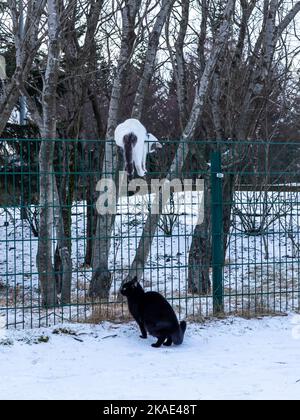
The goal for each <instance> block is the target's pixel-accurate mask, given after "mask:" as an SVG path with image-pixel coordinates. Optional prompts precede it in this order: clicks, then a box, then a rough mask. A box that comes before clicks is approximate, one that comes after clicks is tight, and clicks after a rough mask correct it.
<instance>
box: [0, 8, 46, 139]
mask: <svg viewBox="0 0 300 420" xmlns="http://www.w3.org/2000/svg"><path fill="white" fill-rule="evenodd" d="M45 4H46V0H28V1H27V3H26V19H25V25H24V34H21V31H20V24H21V23H20V7H25V6H23V4H22V2H18V1H17V0H8V2H7V5H8V9H9V12H10V16H11V20H12V32H13V38H14V43H15V48H16V68H15V71H14V74H13V76H12V78H11V80H9V81H8V83H7V85H6V89H5V92H4V94H3V95H2V96H1V97H0V133H1V132H2V131H3V129H4V128H5V125H6V123H7V121H8V120H9V118H10V116H11V114H12V111H13V109H14V107H15V106H16V104H17V102H18V99H19V97H20V86H22V85H23V84H24V82H25V81H26V80H27V78H28V75H29V72H30V70H31V67H32V63H33V60H34V58H35V56H36V53H37V51H38V49H39V47H40V45H41V41H42V39H43V37H42V36H40V37H39V35H40V34H39V31H40V29H41V26H42V23H41V16H42V13H43V11H44V7H45ZM3 23H4V22H2V23H1V24H3Z"/></svg>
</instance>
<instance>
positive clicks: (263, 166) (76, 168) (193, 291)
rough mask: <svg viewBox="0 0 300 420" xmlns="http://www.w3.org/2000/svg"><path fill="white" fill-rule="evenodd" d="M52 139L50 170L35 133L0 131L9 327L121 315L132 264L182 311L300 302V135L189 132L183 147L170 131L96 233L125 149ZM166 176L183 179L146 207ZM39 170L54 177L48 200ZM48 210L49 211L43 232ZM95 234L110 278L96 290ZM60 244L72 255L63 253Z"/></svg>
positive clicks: (4, 306)
mask: <svg viewBox="0 0 300 420" xmlns="http://www.w3.org/2000/svg"><path fill="white" fill-rule="evenodd" d="M47 142H50V143H51V145H52V146H53V147H52V148H50V150H51V155H49V162H51V161H52V160H53V165H52V166H50V170H49V172H48V173H47V174H46V177H43V176H42V175H43V174H42V173H41V170H40V168H41V167H40V163H41V157H40V156H39V152H40V148H41V140H40V139H36V140H22V139H14V140H6V139H1V140H0V324H1V326H2V327H5V326H6V327H11V326H13V327H34V326H44V325H50V324H54V323H59V322H64V321H74V322H84V321H95V322H97V321H99V320H101V319H119V318H120V319H121V318H126V317H127V308H126V303H124V302H123V301H122V299H121V298H120V296H119V294H118V291H119V288H120V285H121V283H122V281H124V280H125V279H126V278H127V276H128V275H132V273H133V272H134V271H135V270H136V271H137V272H139V273H140V274H142V276H141V277H142V284H143V286H144V287H145V289H146V290H157V291H159V292H160V293H162V294H163V295H164V296H166V298H167V299H168V300H169V301H170V303H171V304H172V305H173V307H174V308H175V309H176V311H177V312H178V314H179V316H180V317H181V318H184V317H187V318H190V319H201V318H203V317H208V316H212V315H218V314H220V313H225V314H237V315H249V316H251V315H255V314H259V315H261V314H273V313H282V312H286V311H292V310H299V302H300V287H299V286H300V284H299V282H300V255H299V252H300V208H299V204H300V203H299V198H300V195H299V193H300V165H299V162H300V145H299V142H288V141H269V142H266V141H256V142H249V141H193V142H187V143H185V144H184V146H183V148H182V149H179V145H180V142H179V141H165V142H163V146H164V147H163V149H162V150H161V151H157V152H156V153H154V154H151V155H149V156H148V160H147V171H148V173H147V175H146V177H145V178H144V181H145V182H144V187H145V188H144V191H141V190H140V194H138V195H137V194H133V192H132V191H131V192H130V191H128V183H129V181H127V182H126V188H125V189H123V191H122V192H121V193H120V196H119V199H118V202H117V212H116V214H115V215H114V216H113V217H112V218H111V220H109V219H108V218H107V217H104V218H103V216H102V234H101V237H100V238H99V237H97V234H99V230H98V229H97V226H98V225H99V215H98V212H97V206H96V203H97V200H98V197H99V196H98V194H99V192H97V191H96V185H97V183H98V181H99V180H100V179H103V178H105V177H108V178H110V179H112V180H116V181H117V184H118V182H119V181H118V180H119V177H118V176H117V175H118V174H119V169H122V154H121V153H120V150H117V151H116V153H115V154H113V156H114V161H113V165H112V170H110V169H108V167H109V166H110V164H109V162H106V164H107V165H108V167H107V166H106V165H103V158H104V154H105V147H111V148H113V149H114V147H115V146H114V143H113V142H112V143H105V142H104V141H99V140H98V141H91V140H89V141H73V140H56V141H51V140H48V141H47ZM182 151H184V152H185V151H186V152H187V153H186V154H185V153H183V154H181V153H182ZM185 155H186V156H187V157H186V159H185V161H184V163H183V166H182V167H181V164H180V162H181V159H180V157H181V156H185ZM176 159H178V160H177V161H176ZM173 161H174V164H173V165H172V162H173ZM171 167H172V173H169V172H170V168H171ZM44 175H45V174H44ZM166 176H169V179H170V180H174V178H178V179H180V180H181V181H182V185H186V186H187V188H186V189H185V191H183V192H178V191H177V190H174V189H171V194H170V197H169V199H168V201H167V202H166V205H165V206H164V207H163V208H161V209H160V210H161V211H160V212H161V213H162V214H159V215H158V216H157V217H156V218H155V217H154V218H151V216H152V214H151V213H152V212H153V208H152V207H151V203H153V200H155V194H154V193H153V189H152V190H151V185H152V184H151V182H152V183H154V184H155V182H156V181H157V182H158V181H159V180H161V179H164V178H165V177H166ZM43 180H44V182H45V180H47V182H49V183H50V190H48V192H49V194H48V196H47V199H46V210H45V202H43V201H41V197H40V196H41V192H42V191H43V188H42V189H41V182H42V181H43ZM185 180H189V182H186V184H184V182H185ZM199 180H202V182H201V183H199ZM199 185H200V186H201V188H199ZM48 187H49V186H48ZM117 187H119V185H117ZM44 198H45V197H44ZM43 211H46V212H48V213H47V214H48V216H49V217H48V226H47V229H48V230H47V232H48V233H47V235H46V236H45V235H44V236H43V237H42V236H41V230H42V229H41V226H40V223H41V221H40V215H41V214H42V212H43ZM42 217H43V216H42ZM149 217H150V219H149ZM149 220H150V224H149V225H147V223H148V222H149ZM147 221H148V222H147ZM154 221H156V222H158V223H157V228H156V226H154V227H155V229H154V230H153V229H152V228H153V222H154ZM103 223H107V230H106V232H105V233H104V234H103ZM110 226H111V229H110ZM147 226H148V228H149V227H150V229H147ZM61 228H62V229H61ZM151 229H152V230H153V231H154V232H155V233H154V235H153V238H152V237H151ZM97 232H98V233H97ZM149 239H151V240H150V241H149ZM45 244H46V245H47V246H48V251H47V252H48V254H47V255H45V258H47V259H48V262H49V261H50V265H49V264H48V267H51V270H49V271H51V272H47V273H45V272H44V273H42V272H41V268H38V263H37V253H38V250H39V247H40V246H41V245H45ZM62 244H63V245H62ZM96 244H98V246H99V247H100V248H101V249H100V254H101V255H102V256H103V247H105V246H106V247H108V252H107V267H106V271H107V272H108V275H107V277H106V279H108V280H107V282H106V284H105V285H102V286H103V287H102V291H101V293H98V295H97V294H91V293H90V292H91V282H93V279H94V278H95V273H96V274H97V272H98V271H99V264H96V263H95V253H96V254H97V251H95V246H97V245H96ZM149 244H151V247H150V248H149V255H148V252H147V251H148V245H149ZM63 249H65V250H68V252H69V255H70V262H71V265H67V264H64V259H63V254H62V250H63ZM138 249H140V250H142V252H141V254H143V255H144V256H147V258H145V261H144V263H143V265H142V266H141V265H138V266H137V265H134V258H135V256H136V252H137V250H138ZM98 251H99V249H98ZM104 254H105V253H104ZM48 257H49V258H48ZM41 259H42V257H41V255H40V256H39V261H41ZM104 266H105V264H104ZM104 266H103V264H102V265H100V271H101V267H102V268H103V267H104ZM66 267H69V268H67V269H66ZM103 270H104V268H103ZM68 271H69V272H68ZM98 274H99V273H98ZM100 274H103V273H100ZM43 275H44V280H43V282H44V283H42V280H41V279H42V276H43ZM100 277H101V276H100ZM45 279H46V280H45ZM45 281H46V283H47V282H48V283H49V282H51V281H52V282H54V283H55V287H53V288H52V289H51V290H53V292H51V293H55V299H54V301H55V304H53V305H45ZM47 290H48V291H49V290H50V289H49V288H48V289H47ZM103 290H104V291H103ZM46 297H47V296H46ZM46 300H47V299H46Z"/></svg>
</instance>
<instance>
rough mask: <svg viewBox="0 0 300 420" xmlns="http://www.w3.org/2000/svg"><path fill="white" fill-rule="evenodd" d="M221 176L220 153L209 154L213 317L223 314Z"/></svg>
mask: <svg viewBox="0 0 300 420" xmlns="http://www.w3.org/2000/svg"><path fill="white" fill-rule="evenodd" d="M222 185H223V174H222V160H221V153H220V152H216V151H215V152H212V154H211V212H212V269H213V311H214V315H217V314H219V313H221V312H224V290H223V264H224V251H223V188H222Z"/></svg>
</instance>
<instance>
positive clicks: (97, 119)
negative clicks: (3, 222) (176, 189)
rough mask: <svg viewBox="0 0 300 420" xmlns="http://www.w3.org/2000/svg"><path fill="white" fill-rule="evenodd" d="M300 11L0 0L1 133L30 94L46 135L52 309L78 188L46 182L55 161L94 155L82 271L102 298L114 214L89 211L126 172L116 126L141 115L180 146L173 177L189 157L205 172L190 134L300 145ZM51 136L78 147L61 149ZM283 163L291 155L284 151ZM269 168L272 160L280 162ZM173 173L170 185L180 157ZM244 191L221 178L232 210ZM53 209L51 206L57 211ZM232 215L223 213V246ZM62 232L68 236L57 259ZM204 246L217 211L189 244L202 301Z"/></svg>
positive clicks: (268, 3)
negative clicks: (103, 181)
mask: <svg viewBox="0 0 300 420" xmlns="http://www.w3.org/2000/svg"><path fill="white" fill-rule="evenodd" d="M299 12H300V2H297V1H292V2H291V1H284V0H236V1H233V0H228V1H226V2H224V1H218V0H138V1H137V0H135V1H133V0H115V1H108V0H92V1H91V0H90V1H85V0H83V1H77V0H48V1H46V0H22V1H16V0H8V1H4V2H1V8H0V18H1V20H0V41H1V43H0V54H1V55H3V56H5V58H6V62H7V76H8V78H7V80H6V81H5V82H2V83H1V88H0V134H1V135H2V137H8V135H9V130H10V131H11V126H10V125H9V123H8V122H9V119H10V117H11V115H12V112H13V110H16V109H18V107H19V99H20V96H23V97H26V101H27V119H28V131H29V130H32V128H29V126H30V127H35V129H38V131H39V134H40V137H41V139H42V141H41V143H40V149H39V156H40V157H39V165H40V173H41V175H40V180H39V183H40V198H39V201H40V203H39V204H40V208H41V211H40V228H39V229H40V239H39V240H40V243H39V252H38V267H39V272H40V282H41V285H42V286H43V285H44V287H42V291H43V298H44V303H45V305H49V306H51V305H53V304H55V303H56V302H57V296H58V295H60V296H61V297H60V298H61V301H62V302H63V303H68V302H69V300H70V274H69V273H70V272H71V260H70V251H71V246H72V244H71V241H70V240H69V238H70V235H71V234H70V224H71V215H70V203H72V200H73V199H74V189H73V187H72V185H74V179H72V176H68V177H66V176H65V177H55V176H49V173H51V172H53V171H52V170H51V168H52V166H53V165H54V166H55V155H56V154H57V153H60V155H62V156H71V158H70V159H68V161H67V160H65V162H64V167H65V173H68V172H70V173H71V172H72V171H71V169H72V165H73V164H74V156H75V154H76V150H77V149H78V148H80V150H81V151H84V153H82V155H83V156H85V155H86V156H91V155H92V156H93V159H92V160H93V168H94V173H95V174H96V175H93V176H92V175H90V179H89V183H88V187H87V193H86V200H87V205H88V221H87V230H88V232H87V236H88V238H89V239H88V241H87V248H86V263H87V264H89V265H90V264H92V266H93V270H94V276H93V280H92V282H91V288H90V292H91V295H92V296H96V297H107V296H108V293H109V289H110V282H111V277H110V273H109V267H108V254H109V250H110V240H111V238H110V236H111V235H110V232H111V229H112V226H113V224H114V218H113V217H108V216H105V217H103V216H99V215H96V214H95V210H94V203H95V201H96V199H97V196H96V193H95V185H96V181H98V180H99V178H100V177H101V176H102V175H103V173H105V174H106V176H108V177H111V178H113V177H114V176H115V168H116V164H117V162H118V164H119V167H120V168H121V167H122V160H121V159H120V156H119V154H118V151H117V149H116V148H115V147H113V145H112V143H111V142H109V140H111V139H112V138H113V132H114V129H115V127H116V125H117V124H118V123H119V122H120V121H121V120H123V119H125V118H128V117H130V116H133V117H137V118H140V119H141V121H142V122H143V123H144V124H145V125H146V126H147V128H148V130H149V131H151V132H153V133H154V134H156V135H157V136H158V137H160V138H162V139H165V140H166V142H167V141H168V139H174V138H175V139H182V142H181V143H180V144H179V147H178V150H174V155H175V153H176V160H177V168H178V162H180V165H179V168H180V169H181V168H182V167H183V166H184V164H185V161H186V158H187V157H188V159H187V160H188V161H189V162H192V165H193V169H194V170H202V171H203V172H204V173H205V171H206V169H207V157H208V156H209V151H210V150H207V148H206V149H205V150H204V148H203V147H201V141H199V147H197V148H194V150H190V149H189V148H188V147H186V145H185V141H186V140H187V139H189V140H193V139H212V140H214V139H232V140H233V141H234V140H238V139H243V140H258V139H273V140H276V139H280V140H284V139H295V140H299V131H300V126H299V112H300V111H299V103H300V100H299V70H298V69H299V57H300V55H299V52H300V46H299V45H300V44H299V25H300V23H299V15H300V13H299ZM22 15H23V18H24V30H23V24H22ZM9 137H11V133H10V135H9ZM55 138H73V139H75V140H76V141H75V142H73V143H60V144H55V142H54V141H53V140H54V139H55ZM99 138H102V139H104V138H105V139H106V140H107V142H106V143H105V144H104V143H100V142H97V139H99ZM46 139H52V142H47V141H46ZM87 140H89V141H87ZM166 147H167V146H166ZM211 148H212V149H213V148H214V145H213V144H212V147H211ZM266 153H268V152H267V151H266ZM72 156H73V157H72ZM157 158H158V159H159V156H158V157H157ZM278 159H282V160H284V159H291V157H290V156H289V155H288V152H286V153H285V152H283V153H282V155H281V156H280V157H277V158H276V160H277V161H278ZM293 159H295V157H293ZM270 161H272V162H273V164H274V165H275V164H276V163H275V159H274V158H273V159H272V156H270ZM225 163H226V166H227V167H230V165H237V163H236V162H233V161H226V162H225ZM173 168H174V167H173ZM164 171H165V173H169V176H170V177H172V162H168V164H166V165H165V168H164ZM46 173H48V175H45V174H46ZM206 181H207V180H206ZM235 184H236V179H235V178H234V177H228V178H226V180H225V183H224V192H223V193H224V199H225V202H228V203H229V202H231V201H232V194H233V192H234V188H235ZM206 188H207V192H208V188H209V185H208V183H207V182H206ZM50 201H51V202H52V203H55V209H56V210H55V211H54V209H53V208H52V210H51V211H49V206H48V204H49V202H50ZM231 210H232V209H231V208H230V206H227V207H225V209H224V226H225V238H224V242H225V245H226V237H227V234H228V231H229V227H230V217H231V213H232V211H231ZM157 223H158V218H157V217H156V218H153V216H151V217H150V218H149V219H148V221H147V223H146V227H145V231H144V235H142V238H141V242H140V246H139V247H138V250H137V257H136V259H135V261H134V263H133V266H132V269H133V272H134V271H135V270H136V269H137V268H138V272H139V273H140V274H139V275H142V272H143V266H144V263H145V261H146V259H147V252H145V250H146V251H147V250H148V251H149V250H150V248H151V238H152V237H153V235H154V233H155V229H156V226H157ZM53 231H55V232H56V234H55V235H56V236H55V237H57V238H60V240H59V241H57V246H56V251H55V253H54V255H52V250H51V249H50V248H51V246H50V244H51V241H53V240H55V237H54V238H53V235H52V233H51V232H53ZM149 233H150V234H149ZM49 238H50V239H49ZM146 238H147V239H146ZM209 238H210V215H209V202H208V203H207V205H206V216H205V223H204V224H203V225H198V226H197V227H196V229H195V232H194V236H193V241H192V245H191V249H190V267H197V270H196V272H195V271H194V270H193V269H191V270H190V273H189V284H190V289H191V290H192V291H193V292H197V293H199V292H200V293H206V292H207V291H208V290H209V275H208V269H209V264H210V255H209V254H210V251H209V247H207V243H209ZM141 250H143V253H142V254H143V255H142V254H141ZM137 262H138V263H137ZM45 273H46V275H45ZM195 279H196V280H195Z"/></svg>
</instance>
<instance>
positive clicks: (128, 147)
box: [123, 133, 138, 177]
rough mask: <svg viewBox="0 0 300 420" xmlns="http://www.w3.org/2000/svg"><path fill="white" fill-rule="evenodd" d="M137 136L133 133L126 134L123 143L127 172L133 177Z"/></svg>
mask: <svg viewBox="0 0 300 420" xmlns="http://www.w3.org/2000/svg"><path fill="white" fill-rule="evenodd" d="M137 140H138V139H137V136H136V135H135V134H133V133H130V134H126V135H125V136H124V137H123V143H124V151H125V162H126V166H125V169H126V172H127V174H128V175H129V176H130V177H132V176H133V174H134V168H133V158H132V156H133V148H134V146H135V145H136V144H137Z"/></svg>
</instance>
